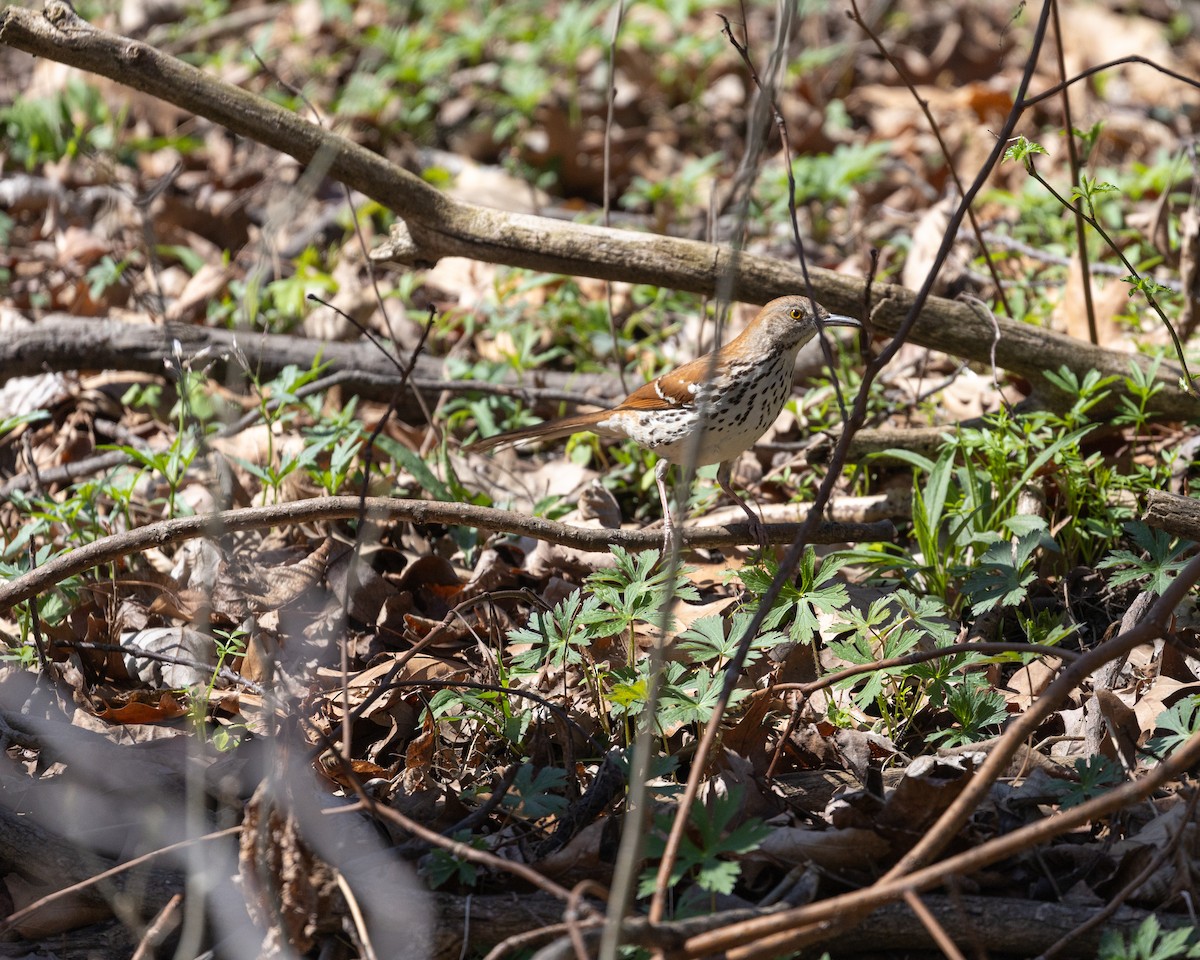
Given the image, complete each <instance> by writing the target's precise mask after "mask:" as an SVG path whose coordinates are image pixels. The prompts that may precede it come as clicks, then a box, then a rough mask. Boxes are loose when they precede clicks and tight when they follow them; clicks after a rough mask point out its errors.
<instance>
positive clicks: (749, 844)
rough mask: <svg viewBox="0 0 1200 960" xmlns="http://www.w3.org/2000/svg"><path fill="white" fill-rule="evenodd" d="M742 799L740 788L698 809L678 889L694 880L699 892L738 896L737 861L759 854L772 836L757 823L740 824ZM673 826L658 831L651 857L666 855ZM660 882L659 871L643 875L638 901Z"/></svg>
mask: <svg viewBox="0 0 1200 960" xmlns="http://www.w3.org/2000/svg"><path fill="white" fill-rule="evenodd" d="M742 796H743V790H742V788H740V787H737V788H734V789H731V790H729V791H728V792H727V793H723V794H721V793H717V794H713V797H712V800H711V802H709V803H708V804H703V805H702V804H696V805H694V806H693V807H692V809H691V811H690V816H689V818H688V822H689V824H690V826H691V830H690V831H688V832H686V833H684V835H683V840H682V841H681V843H680V847H679V854H678V857H677V858H676V860H675V864H674V867H673V869H672V870H671V876H670V879H669V880H668V883H669V884H670V885H671V886H672V887H675V886H677V885H678V884H679V883H680V882H681V881H682V880H683V879H684V878H685V877H689V878H691V880H692V881H693V882H694V883H695V885H696V886H697V887H698V888H700V889H701V890H703V891H706V892H708V893H723V894H729V893H733V888H734V886H735V884H736V883H737V880H738V877H739V876H740V875H741V864H739V863H738V862H737V860H735V859H732V858H734V857H737V856H739V855H741V854H744V853H749V852H750V851H751V850H754V849H756V848H757V847H758V845H759V844H760V843H761V842H762V841H763V838H764V837H766V836H767V834H768V833H770V828H769V827H767V826H766V825H765V824H764V823H763V822H762V821H761V820H758V819H756V818H751V819H748V820H745V821H743V822H742V823H740V824H739V823H736V820H737V817H738V814H739V813H740V811H741V808H742ZM670 823H671V821H670V819H669V818H667V817H661V818H658V831H656V832H655V833H652V834H651V835H650V836H649V837H648V838H647V840H646V853H647V855H648V856H650V857H652V858H656V857H661V856H662V853H663V850H664V849H665V844H666V831H667V830H668V829H669V828H670ZM656 881H657V873H656V871H654V870H648V871H646V872H645V873H644V874H642V878H641V881H640V883H639V885H638V896H641V897H646V896H649V895H650V894H652V893H653V892H654V891H655V889H656V886H655V884H656Z"/></svg>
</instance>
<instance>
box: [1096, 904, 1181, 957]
mask: <svg viewBox="0 0 1200 960" xmlns="http://www.w3.org/2000/svg"><path fill="white" fill-rule="evenodd" d="M1096 956H1097V960H1179V958H1184V957H1200V941H1197V939H1196V928H1195V927H1190V926H1189V927H1177V928H1176V929H1174V930H1163V929H1162V927H1161V926H1160V925H1159V922H1158V918H1157V917H1155V916H1154V914H1150V915H1149V916H1148V917H1146V919H1145V920H1143V921H1142V924H1141V926H1139V927H1138V928H1137V930H1136V931H1134V932H1133V933H1132V934H1130V935H1129V940H1128V941H1126V939H1125V937H1124V936H1123V935H1122V934H1121V933H1120V931H1118V930H1105V931H1104V934H1103V936H1102V937H1101V938H1100V952H1099V953H1098V954H1097V955H1096Z"/></svg>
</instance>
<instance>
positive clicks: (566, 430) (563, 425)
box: [465, 410, 612, 453]
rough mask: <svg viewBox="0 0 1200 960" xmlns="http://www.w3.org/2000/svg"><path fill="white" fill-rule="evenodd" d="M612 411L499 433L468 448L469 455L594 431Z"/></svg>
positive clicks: (578, 415)
mask: <svg viewBox="0 0 1200 960" xmlns="http://www.w3.org/2000/svg"><path fill="white" fill-rule="evenodd" d="M611 412H612V411H611V410H596V411H595V412H593V413H578V414H576V415H575V416H573V417H560V418H559V419H557V420H547V421H546V422H545V423H539V424H538V425H537V426H536V427H524V428H523V429H521V430H510V431H509V432H508V433H498V434H496V436H494V437H487V438H486V439H483V440H477V441H475V443H472V444H471V445H470V446H468V447H466V448H465V449H466V451H467V452H468V453H482V452H483V451H485V450H495V449H496V448H497V447H511V446H512V445H513V444H516V443H524V442H525V441H526V440H558V439H559V438H561V437H569V436H570V435H571V434H573V433H582V432H584V431H585V430H594V429H595V427H596V424H598V423H599V422H600V421H601V420H604V419H605V418H606V417H607V416H608V415H609V414H610V413H611Z"/></svg>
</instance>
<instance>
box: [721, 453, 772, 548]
mask: <svg viewBox="0 0 1200 960" xmlns="http://www.w3.org/2000/svg"><path fill="white" fill-rule="evenodd" d="M732 470H733V461H732V460H726V461H725V462H724V463H722V464H721V466H720V467H718V468H717V483H718V484H719V485H720V487H721V489H722V490H724V491H725V493H726V494H727V495H728V496H729V497H730V499H732V500H733V502H734V503H736V504H737V505H738V506H739V507H741V508H742V509H743V510H745V511H746V516H747V518H748V519H749V520H750V536H752V537H754V539H755V540H757V541H758V545H759V546H760V547H762V550H763V553H764V554H765V553H766V552H767V548H768V547H769V546H770V545H771V541H770V540H769V539H768V538H767V528H766V527H765V526H764V525H763V522H762V519H761V518H760V517H759V515H758V514H757V513H755V512H754V510H753V508H752V507H751V506H750V504H748V503H747V502H746V501H745V500H743V499H742V498H741V497H739V496H738V495H737V493H736V492H735V491H734V489H733V487H732V486H730V484H729V479H730V473H731V472H732Z"/></svg>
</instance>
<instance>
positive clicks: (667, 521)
mask: <svg viewBox="0 0 1200 960" xmlns="http://www.w3.org/2000/svg"><path fill="white" fill-rule="evenodd" d="M662 531H663V552H662V555H663V559H664V560H666V559H667V557H669V556H670V555H671V552H672V551H673V550H682V549H683V538H682V537H681V536H680V531H679V528H678V527H676V526H675V524H674V522H673V521H672V520H671V515H670V514H669V513H668V514H667V515H666V516H665V517H664V518H663V528H662Z"/></svg>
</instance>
